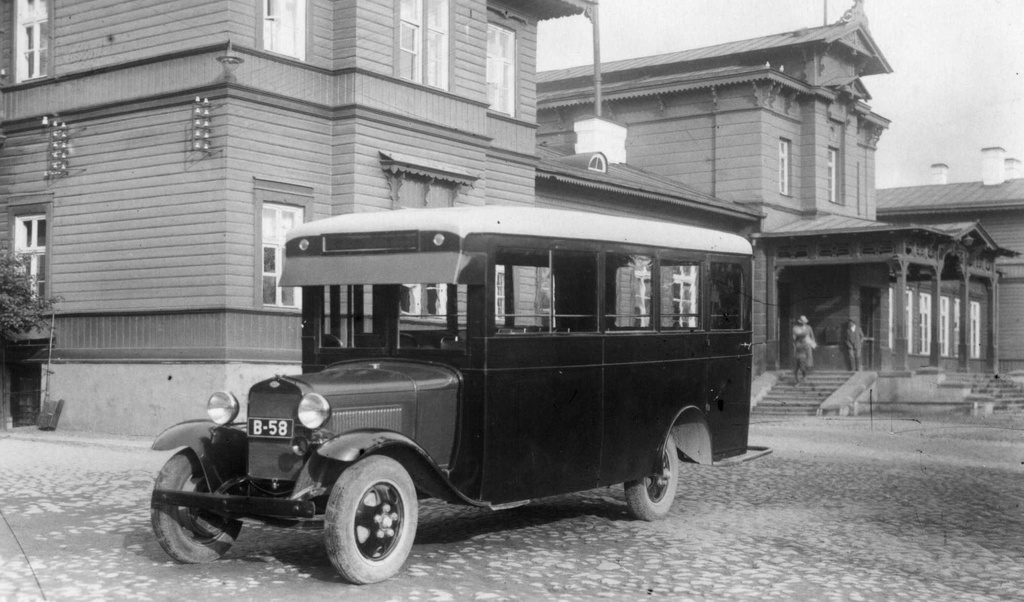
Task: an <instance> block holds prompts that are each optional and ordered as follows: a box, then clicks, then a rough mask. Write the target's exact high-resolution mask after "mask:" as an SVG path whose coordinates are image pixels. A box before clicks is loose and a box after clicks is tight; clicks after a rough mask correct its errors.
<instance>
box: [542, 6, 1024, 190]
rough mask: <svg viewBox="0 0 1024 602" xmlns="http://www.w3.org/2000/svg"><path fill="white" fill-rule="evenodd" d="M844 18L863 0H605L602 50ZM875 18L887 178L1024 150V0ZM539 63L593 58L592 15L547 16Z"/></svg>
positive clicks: (706, 40) (901, 9)
mask: <svg viewBox="0 0 1024 602" xmlns="http://www.w3.org/2000/svg"><path fill="white" fill-rule="evenodd" d="M826 4H827V16H828V22H829V23H834V22H835V21H836V20H838V19H839V18H840V17H841V16H842V14H843V12H844V11H846V10H847V9H848V8H850V7H851V6H853V0H601V5H600V22H601V55H602V62H604V61H614V60H620V59H628V58H635V57H638V56H650V55H655V54H663V53H666V52H674V51H677V50H686V49H689V48H699V47H702V46H710V45H713V44H720V43H723V42H731V41H736V40H745V39H749V38H755V37H759V36H764V35H769V34H775V33H782V32H787V31H794V30H797V29H801V28H804V27H817V26H819V25H822V24H823V23H824V19H825V11H826V7H825V5H826ZM864 6H865V12H866V13H867V17H868V29H869V31H870V32H871V35H872V37H873V38H874V40H875V43H876V44H877V45H878V47H879V48H880V49H881V51H882V54H883V55H884V56H885V58H886V59H887V60H888V61H889V64H890V65H891V66H892V68H893V73H890V74H888V75H873V76H868V77H865V78H863V80H862V82H863V83H864V85H865V86H866V87H867V89H868V91H869V93H870V94H871V96H872V98H871V99H870V100H869V101H868V104H869V105H871V108H872V110H874V112H876V113H878V114H879V115H881V116H883V117H885V118H887V119H890V120H892V124H891V125H890V127H889V129H888V130H887V131H886V132H885V133H884V134H883V135H882V137H881V139H880V141H879V146H878V153H877V155H876V158H875V166H876V186H877V187H878V188H893V187H898V186H917V185H922V184H929V183H931V165H932V164H933V163H945V164H946V165H948V166H949V181H950V182H971V181H978V180H981V163H982V161H981V149H983V148H987V147H996V146H998V147H1002V148H1004V149H1006V157H1007V158H1011V157H1012V158H1017V159H1021V160H1024V0H865V2H864ZM539 37H540V40H539V47H538V69H539V70H541V71H544V70H549V69H559V68H562V67H570V66H576V65H589V64H592V63H593V47H592V45H591V25H590V22H589V21H588V20H586V19H585V18H584V17H582V16H576V17H566V18H563V19H555V20H551V21H545V22H542V23H541V26H540V33H539Z"/></svg>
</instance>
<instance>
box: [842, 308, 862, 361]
mask: <svg viewBox="0 0 1024 602" xmlns="http://www.w3.org/2000/svg"><path fill="white" fill-rule="evenodd" d="M863 345H864V335H863V334H862V333H861V331H860V329H859V328H857V323H856V322H854V321H853V320H849V321H847V322H846V328H844V329H843V351H844V352H845V353H844V355H845V357H846V369H847V370H856V371H860V348H861V346H863Z"/></svg>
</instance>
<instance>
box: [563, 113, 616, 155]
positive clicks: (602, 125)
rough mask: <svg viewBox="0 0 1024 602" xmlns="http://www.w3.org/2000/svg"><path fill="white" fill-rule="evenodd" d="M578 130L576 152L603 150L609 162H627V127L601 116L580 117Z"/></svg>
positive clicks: (576, 128)
mask: <svg viewBox="0 0 1024 602" xmlns="http://www.w3.org/2000/svg"><path fill="white" fill-rule="evenodd" d="M573 129H575V130H576V154H577V155H582V154H585V153H594V152H601V153H604V156H605V157H607V158H608V162H609V163H625V162H626V127H625V126H622V125H619V124H617V123H615V122H614V121H608V120H607V119H602V118H600V117H587V118H584V119H580V120H579V121H577V122H576V123H575V124H574V125H573Z"/></svg>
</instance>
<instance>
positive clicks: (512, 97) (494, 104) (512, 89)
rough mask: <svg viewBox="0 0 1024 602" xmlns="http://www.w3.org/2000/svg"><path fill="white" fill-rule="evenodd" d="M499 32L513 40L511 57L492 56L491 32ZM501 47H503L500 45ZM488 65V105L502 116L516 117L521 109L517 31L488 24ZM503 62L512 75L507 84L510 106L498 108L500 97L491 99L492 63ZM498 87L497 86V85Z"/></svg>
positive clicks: (495, 24)
mask: <svg viewBox="0 0 1024 602" xmlns="http://www.w3.org/2000/svg"><path fill="white" fill-rule="evenodd" d="M492 30H493V31H496V32H499V33H500V34H501V35H507V36H509V37H510V38H511V54H512V56H511V57H501V56H492V54H491V31H492ZM499 46H501V45H499ZM486 57H487V65H486V76H485V80H486V82H487V105H488V108H489V109H490V110H491V111H494V112H496V113H501V114H502V115H508V116H509V117H515V116H516V115H517V113H518V109H519V34H518V32H517V31H516V30H515V29H512V28H510V27H505V26H504V25H499V24H497V23H488V24H487V50H486ZM499 60H500V61H502V62H503V66H504V67H506V68H508V71H509V73H510V74H511V80H512V81H511V82H510V83H507V86H506V87H507V89H508V103H507V104H508V106H507V107H505V106H498V105H499V100H498V99H500V95H499V96H498V97H497V99H496V100H493V101H492V99H491V85H492V83H493V82H492V70H491V64H492V61H499ZM495 86H496V87H497V84H495Z"/></svg>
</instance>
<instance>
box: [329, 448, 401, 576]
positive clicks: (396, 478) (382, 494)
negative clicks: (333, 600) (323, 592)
mask: <svg viewBox="0 0 1024 602" xmlns="http://www.w3.org/2000/svg"><path fill="white" fill-rule="evenodd" d="M418 516H419V510H418V507H417V502H416V487H415V486H414V485H413V482H412V478H411V477H410V476H409V473H408V472H407V471H406V470H405V468H404V467H403V466H402V465H401V464H399V463H398V462H397V461H395V460H393V459H392V458H389V457H386V456H370V457H369V458H366V459H365V460H362V461H360V462H357V463H356V464H355V465H354V466H352V467H350V468H347V469H346V470H345V471H343V472H342V473H341V476H339V477H338V480H337V481H336V482H335V483H334V487H333V488H332V489H331V497H330V499H329V500H328V502H327V512H326V515H325V517H324V519H325V522H324V543H325V546H326V548H327V556H328V557H329V558H330V559H331V564H333V565H334V568H335V569H337V571H338V572H339V573H340V574H341V576H342V577H344V578H345V579H346V580H348V581H349V582H351V583H354V584H356V585H362V584H366V583H377V582H378V581H384V580H385V579H388V578H390V577H392V576H393V575H394V574H395V573H397V572H398V571H399V570H400V569H401V568H402V565H403V564H404V563H405V560H406V558H408V557H409V552H410V550H412V543H413V540H414V539H415V538H416V526H417V522H418Z"/></svg>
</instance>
